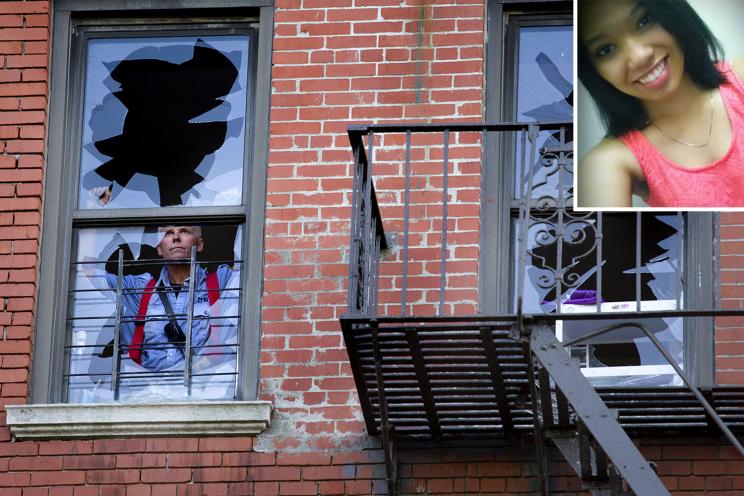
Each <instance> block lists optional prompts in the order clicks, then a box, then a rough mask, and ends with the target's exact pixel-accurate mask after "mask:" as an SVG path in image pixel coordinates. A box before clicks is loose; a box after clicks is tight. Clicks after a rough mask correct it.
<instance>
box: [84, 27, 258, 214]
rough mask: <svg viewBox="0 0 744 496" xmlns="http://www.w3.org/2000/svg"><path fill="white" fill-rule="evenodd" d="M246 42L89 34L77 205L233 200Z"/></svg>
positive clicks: (239, 172) (238, 199)
mask: <svg viewBox="0 0 744 496" xmlns="http://www.w3.org/2000/svg"><path fill="white" fill-rule="evenodd" d="M249 43H250V38H249V37H248V36H246V35H230V36H203V37H193V36H192V37H149V38H109V39H92V40H90V41H89V42H88V46H87V63H86V73H85V97H84V111H83V130H82V150H81V159H80V182H79V193H78V207H79V208H81V209H98V208H144V207H161V206H215V205H220V206H223V205H240V204H241V203H242V201H243V191H242V185H243V166H244V155H245V153H244V144H245V127H246V118H247V101H248V98H247V94H248V66H249V61H248V54H249Z"/></svg>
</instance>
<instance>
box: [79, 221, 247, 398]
mask: <svg viewBox="0 0 744 496" xmlns="http://www.w3.org/2000/svg"><path fill="white" fill-rule="evenodd" d="M75 245H76V247H77V255H76V257H75V262H74V263H73V264H72V276H73V282H72V290H71V292H70V304H69V317H68V319H67V321H68V325H67V328H68V345H67V346H66V357H67V359H66V362H67V370H66V372H65V378H66V386H67V388H66V390H67V398H66V400H67V401H69V402H74V403H78V402H105V401H114V400H122V401H162V400H164V399H185V398H191V399H233V398H234V397H235V389H236V374H237V356H238V351H239V347H240V342H239V341H240V340H239V334H238V329H239V326H240V310H239V308H240V305H239V303H240V296H241V293H242V290H241V287H240V271H241V266H242V260H241V257H240V252H241V228H240V226H236V225H204V226H198V225H196V226H153V227H144V226H140V227H122V228H84V229H78V230H76V231H75ZM192 247H193V253H192ZM192 257H193V260H192ZM117 330H118V332H117Z"/></svg>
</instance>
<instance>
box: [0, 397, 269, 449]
mask: <svg viewBox="0 0 744 496" xmlns="http://www.w3.org/2000/svg"><path fill="white" fill-rule="evenodd" d="M271 409H272V405H271V402H269V401H230V402H188V403H155V404H153V403H147V404H144V403H90V404H51V405H8V406H7V426H8V428H10V432H11V434H12V435H13V437H14V438H15V439H18V440H25V439H92V438H101V437H142V436H241V435H247V436H255V435H257V434H260V433H261V432H262V431H264V430H265V429H266V428H267V427H268V426H269V424H270V420H271Z"/></svg>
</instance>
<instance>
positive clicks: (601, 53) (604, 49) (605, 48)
mask: <svg viewBox="0 0 744 496" xmlns="http://www.w3.org/2000/svg"><path fill="white" fill-rule="evenodd" d="M614 49H615V47H614V46H613V45H602V46H600V47H599V48H597V49H596V50H594V55H596V56H597V57H607V56H608V55H610V54H611V53H612V51H613V50H614Z"/></svg>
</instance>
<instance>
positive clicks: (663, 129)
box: [577, 0, 744, 208]
mask: <svg viewBox="0 0 744 496" xmlns="http://www.w3.org/2000/svg"><path fill="white" fill-rule="evenodd" d="M578 5H579V9H578V55H579V69H578V72H579V77H580V79H581V81H582V83H583V85H584V86H585V87H586V88H587V90H588V92H589V93H590V94H591V96H592V99H593V100H594V103H595V105H596V107H597V109H598V111H599V114H600V116H601V118H602V120H603V122H604V124H605V128H606V131H607V134H606V136H605V138H604V139H603V140H602V141H600V142H599V143H598V144H597V145H596V146H595V147H594V148H593V149H592V150H591V151H589V153H587V154H586V155H585V156H584V157H583V158H582V159H581V160H580V163H579V167H578V178H577V182H578V192H577V205H578V207H583V208H615V207H631V206H632V201H631V197H632V194H633V192H634V191H636V192H641V195H642V196H643V197H644V200H645V201H646V203H647V204H648V205H649V206H651V207H675V208H692V207H704V208H717V207H744V195H742V193H741V192H742V191H744V169H742V167H740V166H741V165H744V84H742V80H741V76H742V74H744V64H741V63H739V62H736V63H729V62H721V61H718V62H717V60H718V59H720V58H721V53H722V50H721V48H720V46H719V43H718V41H717V40H716V38H715V37H714V35H713V34H712V33H711V31H710V30H709V29H708V27H707V26H706V24H705V23H704V22H703V21H702V19H701V18H700V17H699V16H698V15H697V13H696V12H695V11H694V10H693V9H692V7H690V5H689V4H688V3H687V2H686V1H683V0H680V1H674V2H644V1H635V0H622V1H618V2H608V1H602V0H579V2H578ZM579 133H580V137H581V121H579Z"/></svg>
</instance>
